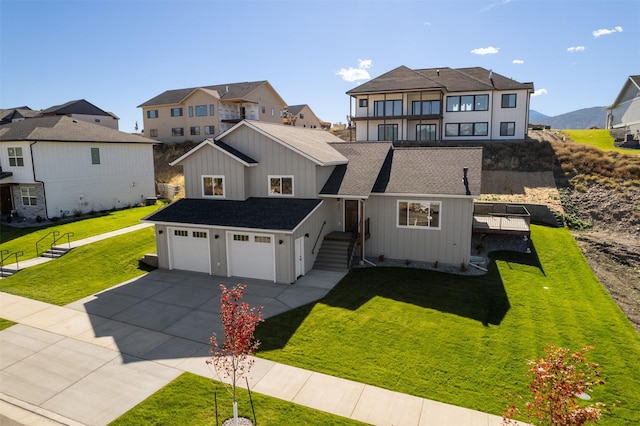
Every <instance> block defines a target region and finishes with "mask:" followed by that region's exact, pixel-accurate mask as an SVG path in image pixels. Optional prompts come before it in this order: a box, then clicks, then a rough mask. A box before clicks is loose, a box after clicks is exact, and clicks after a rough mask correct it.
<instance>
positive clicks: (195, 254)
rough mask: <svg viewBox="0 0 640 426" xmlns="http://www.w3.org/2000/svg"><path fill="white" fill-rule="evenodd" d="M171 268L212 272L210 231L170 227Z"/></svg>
mask: <svg viewBox="0 0 640 426" xmlns="http://www.w3.org/2000/svg"><path fill="white" fill-rule="evenodd" d="M168 232H169V256H170V261H171V263H170V267H171V269H182V270H185V271H194V272H206V273H211V266H210V264H211V259H210V254H209V253H210V251H209V232H208V231H203V230H200V229H198V230H196V229H193V228H169V229H168Z"/></svg>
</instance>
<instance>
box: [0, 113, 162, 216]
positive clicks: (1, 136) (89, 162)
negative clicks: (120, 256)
mask: <svg viewBox="0 0 640 426" xmlns="http://www.w3.org/2000/svg"><path fill="white" fill-rule="evenodd" d="M154 144H155V142H154V141H152V140H149V139H146V138H143V137H141V136H137V135H132V134H129V133H124V132H120V131H118V130H115V129H112V128H109V127H106V126H101V125H98V124H93V123H88V122H85V121H81V120H77V119H74V118H71V117H67V116H66V115H54V116H47V117H36V118H28V119H26V120H21V121H16V122H12V123H8V124H3V125H0V210H1V213H2V214H3V215H11V214H13V216H14V217H15V216H17V217H22V218H29V219H37V218H38V217H40V218H41V219H43V220H45V219H51V218H55V217H63V216H69V215H74V214H78V213H88V212H90V211H102V210H110V209H113V208H123V207H127V206H132V205H137V204H140V203H145V202H146V199H147V198H150V197H154V196H155V183H154V167H153V145H154Z"/></svg>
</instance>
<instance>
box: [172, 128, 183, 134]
mask: <svg viewBox="0 0 640 426" xmlns="http://www.w3.org/2000/svg"><path fill="white" fill-rule="evenodd" d="M171 136H184V128H182V127H174V128H173V129H171Z"/></svg>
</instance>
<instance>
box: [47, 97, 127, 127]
mask: <svg viewBox="0 0 640 426" xmlns="http://www.w3.org/2000/svg"><path fill="white" fill-rule="evenodd" d="M40 115H41V116H43V117H48V116H55V115H66V116H67V117H71V118H75V119H76V120H81V121H86V122H87V123H93V124H99V125H101V126H106V127H109V128H111V129H116V130H118V120H120V118H118V116H116V115H115V114H114V113H112V112H107V111H105V110H103V109H102V108H99V107H97V106H95V105H94V104H92V103H91V102H88V101H87V100H85V99H78V100H75V101H69V102H65V103H63V104H61V105H54V106H52V107H49V108H47V109H45V110H42V111H40Z"/></svg>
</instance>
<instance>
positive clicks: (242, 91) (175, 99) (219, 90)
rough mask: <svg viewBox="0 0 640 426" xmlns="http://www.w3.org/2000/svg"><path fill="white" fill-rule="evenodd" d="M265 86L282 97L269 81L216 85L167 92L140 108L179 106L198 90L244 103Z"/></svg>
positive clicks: (223, 99) (139, 106) (223, 98)
mask: <svg viewBox="0 0 640 426" xmlns="http://www.w3.org/2000/svg"><path fill="white" fill-rule="evenodd" d="M263 85H268V86H269V88H270V89H271V90H273V92H274V93H275V94H276V96H277V97H278V98H280V95H278V93H277V92H276V91H275V89H274V88H273V87H272V86H271V84H270V83H269V82H268V81H267V80H262V81H250V82H244V83H228V84H216V85H213V86H199V87H189V88H186V89H174V90H166V91H164V92H162V93H161V94H159V95H158V96H156V97H154V98H151V99H149V100H148V101H146V102H144V103H142V104H140V105H138V108H143V107H148V106H156V105H172V104H179V103H181V102H182V101H183V100H184V99H185V98H187V97H188V96H189V95H191V93H193V92H194V91H196V90H198V89H204V90H205V91H206V92H208V93H209V94H211V95H213V96H216V97H219V98H220V99H221V100H222V101H228V102H229V101H242V100H245V99H247V98H248V97H249V96H250V95H251V93H252V92H253V91H255V90H256V89H258V88H259V87H261V86H263ZM280 100H281V101H282V104H283V105H284V104H286V103H285V102H284V100H282V98H280Z"/></svg>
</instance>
